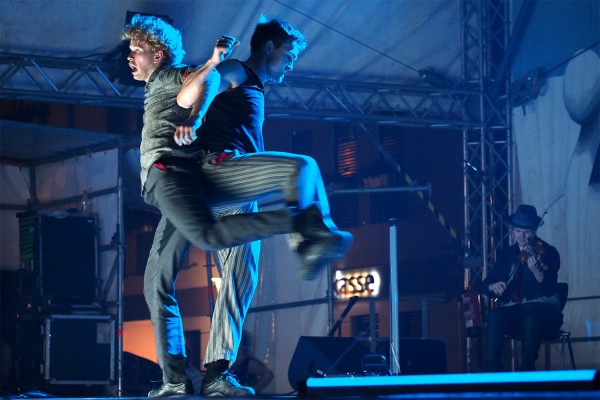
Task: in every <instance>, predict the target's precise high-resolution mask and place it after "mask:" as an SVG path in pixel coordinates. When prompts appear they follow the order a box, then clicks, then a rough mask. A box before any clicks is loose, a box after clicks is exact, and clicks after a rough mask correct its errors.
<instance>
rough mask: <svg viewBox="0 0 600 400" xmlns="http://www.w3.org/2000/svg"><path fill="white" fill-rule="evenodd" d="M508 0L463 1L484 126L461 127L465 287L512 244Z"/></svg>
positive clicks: (467, 55)
mask: <svg viewBox="0 0 600 400" xmlns="http://www.w3.org/2000/svg"><path fill="white" fill-rule="evenodd" d="M509 7H510V2H509V1H508V0H463V1H462V33H463V52H462V56H463V65H462V66H463V77H462V80H463V84H464V85H465V86H468V87H473V88H475V89H476V90H477V91H478V92H479V93H480V94H481V97H480V98H479V102H478V108H479V109H478V118H477V119H479V120H480V121H482V123H481V125H480V126H479V127H477V128H475V129H468V128H467V129H464V130H463V156H464V163H465V170H464V175H463V189H464V244H465V246H464V248H465V254H464V255H465V257H464V271H465V274H464V278H465V279H464V286H465V289H468V288H471V286H472V285H473V284H474V283H475V282H476V281H477V280H480V279H482V278H485V276H486V275H487V272H488V268H489V266H490V264H491V263H492V262H493V261H494V260H495V255H496V252H497V251H498V250H499V249H500V248H501V247H502V246H504V245H506V244H507V243H508V240H509V231H508V230H507V229H506V228H505V225H504V223H503V221H504V218H503V217H504V215H505V214H507V213H508V212H510V211H511V210H512V200H513V194H512V193H513V172H512V171H513V165H512V159H513V154H512V151H513V149H512V136H511V135H512V132H511V117H510V108H509V105H508V100H507V98H508V96H507V93H508V87H509V79H505V74H506V70H507V60H508V57H507V55H508V46H509V42H510V38H509V33H510V28H511V27H510V21H509V16H510V8H509ZM481 355H482V343H481V337H477V336H474V337H470V336H468V335H466V338H465V359H464V361H465V369H466V370H467V371H468V372H475V371H478V370H481V360H482V357H481Z"/></svg>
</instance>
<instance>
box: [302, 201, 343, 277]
mask: <svg viewBox="0 0 600 400" xmlns="http://www.w3.org/2000/svg"><path fill="white" fill-rule="evenodd" d="M295 223H296V230H297V231H298V232H299V233H300V234H301V235H302V238H303V240H302V242H301V243H300V245H299V246H298V249H297V250H296V251H297V252H298V255H299V256H300V267H299V270H298V274H299V275H300V278H302V279H307V280H310V279H315V278H317V276H318V275H319V272H321V269H322V268H323V266H324V265H325V264H327V263H329V262H331V261H333V260H337V259H338V258H341V257H343V255H344V253H345V252H346V250H347V249H348V247H350V245H351V244H352V240H353V238H352V234H350V233H348V232H344V231H340V230H337V229H335V228H330V227H329V226H327V224H326V223H325V222H324V221H323V215H322V214H321V211H320V210H319V208H318V207H317V206H316V205H314V204H313V205H312V206H310V207H309V208H307V209H306V210H303V211H302V212H300V214H298V216H297V217H296V221H295Z"/></svg>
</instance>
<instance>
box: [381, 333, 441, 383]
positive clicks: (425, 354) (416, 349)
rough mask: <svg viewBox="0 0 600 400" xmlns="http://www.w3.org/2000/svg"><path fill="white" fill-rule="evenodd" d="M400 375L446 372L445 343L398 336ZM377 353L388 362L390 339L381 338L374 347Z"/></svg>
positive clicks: (389, 360)
mask: <svg viewBox="0 0 600 400" xmlns="http://www.w3.org/2000/svg"><path fill="white" fill-rule="evenodd" d="M399 347H400V349H399V350H400V354H399V355H398V359H399V361H400V374H401V375H428V374H444V373H446V372H447V371H446V344H445V343H444V341H443V340H440V339H421V338H400V346H399ZM376 350H377V354H382V355H384V356H385V357H386V359H387V360H388V362H389V363H391V362H392V361H393V360H392V359H391V358H390V356H389V354H390V341H389V339H388V338H384V339H383V340H381V341H380V342H379V343H378V344H377V347H376Z"/></svg>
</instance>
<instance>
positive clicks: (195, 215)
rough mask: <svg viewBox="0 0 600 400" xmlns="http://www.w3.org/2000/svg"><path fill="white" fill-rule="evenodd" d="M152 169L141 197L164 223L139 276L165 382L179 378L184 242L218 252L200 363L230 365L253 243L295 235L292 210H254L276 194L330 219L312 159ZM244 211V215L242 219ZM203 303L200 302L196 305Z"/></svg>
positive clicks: (269, 157)
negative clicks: (218, 276)
mask: <svg viewBox="0 0 600 400" xmlns="http://www.w3.org/2000/svg"><path fill="white" fill-rule="evenodd" d="M161 164H162V165H161V167H163V166H164V167H166V169H167V170H166V171H165V170H163V169H160V168H157V167H156V166H155V167H152V169H151V171H150V173H149V176H148V181H147V182H146V188H145V192H146V195H145V199H146V201H147V202H148V203H150V204H153V205H155V206H157V207H158V208H159V209H160V211H161V213H162V218H161V221H160V223H159V225H158V227H157V229H156V233H155V236H154V242H153V244H152V249H151V251H150V255H149V258H148V263H147V266H146V271H145V274H144V296H145V298H146V303H147V304H148V308H149V310H150V316H151V320H152V325H153V329H154V335H155V341H156V347H157V359H158V362H159V365H160V366H161V368H162V370H163V381H165V382H171V383H175V382H181V381H183V380H184V379H186V375H185V370H186V366H185V358H186V356H185V348H184V346H185V345H184V340H183V325H182V321H181V315H180V312H179V307H178V303H177V300H176V298H175V280H176V278H177V275H178V273H179V270H180V267H181V264H182V262H183V260H184V258H185V256H186V254H187V251H188V249H189V246H190V242H191V243H192V244H194V245H195V246H197V247H199V248H201V249H204V250H217V252H216V255H217V261H218V262H219V264H220V265H221V267H222V270H221V273H222V283H221V288H220V291H219V293H218V296H217V301H216V306H215V310H214V314H213V318H212V323H211V331H210V338H209V341H208V345H207V350H206V356H205V359H204V362H205V363H209V362H213V361H217V360H220V359H225V360H229V361H230V364H231V363H233V362H234V361H235V358H236V354H237V349H238V345H239V341H240V337H241V331H242V325H243V322H244V319H245V316H246V312H247V309H248V307H249V306H250V302H251V300H252V296H253V294H254V290H255V288H256V284H257V275H258V253H259V242H258V240H260V239H263V238H266V237H269V236H271V235H274V234H280V233H291V232H293V230H294V227H293V221H292V218H291V216H290V211H289V210H288V209H287V208H286V207H285V205H284V207H282V209H279V210H273V211H261V212H250V211H256V204H255V202H256V201H257V200H259V199H262V198H264V197H266V196H269V195H271V194H274V193H280V194H282V195H283V199H284V203H286V204H288V205H292V204H294V205H298V206H299V208H301V209H303V208H306V207H308V206H309V205H310V204H313V203H315V202H316V203H318V204H319V206H320V208H321V210H322V211H323V214H329V207H328V204H327V198H326V197H325V189H324V186H323V182H322V179H321V175H320V172H319V169H318V167H317V165H316V163H315V162H314V160H312V159H311V158H308V157H303V156H296V155H291V154H287V153H277V152H265V153H254V154H249V155H236V156H234V157H232V158H227V157H221V158H220V159H219V158H218V157H217V158H214V157H212V156H205V157H204V158H203V162H202V163H200V164H198V163H197V162H196V161H194V160H187V159H165V160H161ZM248 212H250V213H248ZM198 301H204V299H198Z"/></svg>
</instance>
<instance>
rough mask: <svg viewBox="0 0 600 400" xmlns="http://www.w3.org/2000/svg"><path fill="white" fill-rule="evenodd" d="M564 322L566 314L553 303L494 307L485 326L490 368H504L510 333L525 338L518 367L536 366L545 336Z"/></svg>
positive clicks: (529, 368) (489, 369)
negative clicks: (506, 343)
mask: <svg viewBox="0 0 600 400" xmlns="http://www.w3.org/2000/svg"><path fill="white" fill-rule="evenodd" d="M562 322H563V320H562V314H561V313H560V311H558V309H557V308H556V307H555V306H554V305H552V304H546V303H522V304H516V305H512V306H506V307H500V308H497V309H494V310H492V311H491V312H490V313H489V314H488V316H487V325H486V329H485V340H486V342H485V367H486V370H487V371H489V372H498V371H503V370H504V365H503V363H502V353H503V350H504V343H505V340H506V335H509V336H511V337H515V338H518V339H519V340H520V341H521V360H520V363H519V365H518V370H519V371H533V370H535V361H536V360H537V358H538V353H539V349H540V345H541V342H542V340H543V339H544V336H547V335H548V334H551V333H553V332H556V331H557V330H558V329H560V327H561V325H562Z"/></svg>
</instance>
